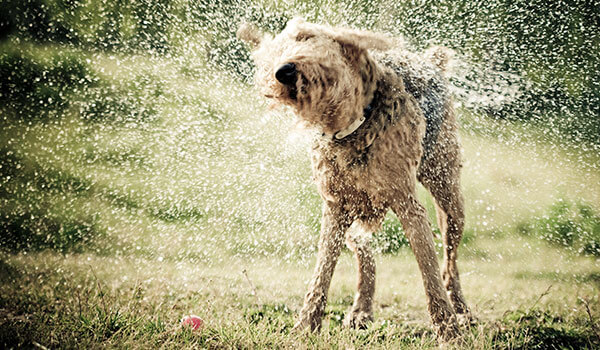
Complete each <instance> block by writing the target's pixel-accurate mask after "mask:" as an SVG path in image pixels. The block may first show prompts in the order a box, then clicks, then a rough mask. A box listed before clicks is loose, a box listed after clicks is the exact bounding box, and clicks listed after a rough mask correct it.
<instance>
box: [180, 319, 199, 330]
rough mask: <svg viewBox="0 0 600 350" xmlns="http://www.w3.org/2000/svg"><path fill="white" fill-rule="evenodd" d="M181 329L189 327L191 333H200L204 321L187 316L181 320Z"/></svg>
mask: <svg viewBox="0 0 600 350" xmlns="http://www.w3.org/2000/svg"><path fill="white" fill-rule="evenodd" d="M181 325H182V326H183V327H190V328H191V329H192V330H193V331H201V330H202V328H204V320H202V319H201V318H200V317H198V316H194V315H188V316H185V317H184V318H182V319H181Z"/></svg>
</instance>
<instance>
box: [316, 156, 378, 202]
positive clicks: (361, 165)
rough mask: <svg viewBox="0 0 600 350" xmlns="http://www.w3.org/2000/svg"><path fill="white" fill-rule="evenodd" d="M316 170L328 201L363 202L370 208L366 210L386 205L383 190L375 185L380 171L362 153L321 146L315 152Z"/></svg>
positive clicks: (322, 193)
mask: <svg viewBox="0 0 600 350" xmlns="http://www.w3.org/2000/svg"><path fill="white" fill-rule="evenodd" d="M312 170H313V179H314V181H315V183H316V184H317V188H318V190H319V193H320V195H321V197H323V199H325V200H328V201H334V202H339V201H344V202H347V203H348V202H354V203H359V202H360V205H361V206H365V205H366V206H367V207H366V208H365V209H364V210H371V207H380V206H383V205H384V200H383V196H382V195H381V192H382V191H383V188H382V187H381V184H378V183H376V181H373V180H374V179H376V176H374V174H377V169H375V165H374V164H371V163H369V161H368V157H367V156H366V155H365V154H362V153H361V152H356V151H354V150H350V149H335V148H334V149H331V148H328V147H327V146H324V145H317V146H315V147H314V148H313V151H312Z"/></svg>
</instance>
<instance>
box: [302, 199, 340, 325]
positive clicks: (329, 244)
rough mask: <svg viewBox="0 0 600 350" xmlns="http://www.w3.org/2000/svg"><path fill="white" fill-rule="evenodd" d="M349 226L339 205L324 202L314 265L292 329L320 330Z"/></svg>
mask: <svg viewBox="0 0 600 350" xmlns="http://www.w3.org/2000/svg"><path fill="white" fill-rule="evenodd" d="M351 224H352V219H350V218H349V216H348V215H347V213H346V212H345V211H344V210H343V206H342V205H341V204H339V203H333V202H325V204H324V206H323V218H322V219H321V237H320V239H319V253H318V256H317V266H316V267H315V272H314V274H313V278H312V281H311V283H310V287H309V289H308V293H306V297H305V298H304V306H303V307H302V310H301V311H300V318H299V319H298V322H297V323H296V325H295V326H294V330H296V331H301V330H304V329H307V328H309V327H310V330H311V331H314V330H316V329H319V328H320V327H321V319H322V318H323V312H324V311H325V305H326V304H327V292H328V290H329V284H330V283H331V277H332V275H333V270H334V269H335V265H336V263H337V260H338V257H339V255H340V251H341V249H342V245H343V244H344V238H345V234H346V230H347V229H348V227H350V225H351Z"/></svg>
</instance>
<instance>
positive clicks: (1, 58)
mask: <svg viewBox="0 0 600 350" xmlns="http://www.w3.org/2000/svg"><path fill="white" fill-rule="evenodd" d="M95 79H96V78H95V76H94V74H93V73H92V72H91V70H90V68H89V67H88V65H87V64H86V63H85V62H84V61H83V60H82V58H81V57H80V56H78V55H74V54H69V53H65V52H57V53H50V54H48V55H43V54H41V52H36V54H34V53H33V52H26V51H24V50H22V48H7V47H6V45H3V47H2V50H1V51H0V103H1V104H2V105H3V106H2V107H0V108H1V109H3V110H4V111H5V112H6V111H10V113H8V115H13V116H15V117H16V118H19V119H21V120H25V121H35V120H41V119H47V118H48V117H58V116H60V115H61V114H60V112H62V111H63V110H64V109H65V108H67V107H68V106H69V105H70V104H71V99H72V98H73V95H74V93H75V92H77V91H79V90H80V89H82V88H83V87H85V86H87V85H89V84H90V83H91V82H92V81H94V80H95ZM5 115H7V114H6V113H5Z"/></svg>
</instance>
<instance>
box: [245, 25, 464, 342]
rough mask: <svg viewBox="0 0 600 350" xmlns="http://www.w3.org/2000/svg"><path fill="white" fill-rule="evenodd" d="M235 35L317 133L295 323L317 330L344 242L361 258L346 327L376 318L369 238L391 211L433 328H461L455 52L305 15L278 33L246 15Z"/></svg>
mask: <svg viewBox="0 0 600 350" xmlns="http://www.w3.org/2000/svg"><path fill="white" fill-rule="evenodd" d="M237 36H238V38H240V39H242V40H244V41H246V42H247V43H249V44H250V45H251V46H252V48H253V49H252V57H253V60H254V62H255V64H256V76H255V80H256V84H257V85H258V86H259V87H260V90H261V92H262V94H263V95H264V96H265V97H267V98H269V99H271V100H272V101H273V103H275V104H280V105H285V106H289V107H291V108H292V109H293V111H294V112H295V114H296V115H297V117H298V119H299V120H300V121H301V122H302V123H304V124H305V125H307V126H309V127H311V128H313V129H315V130H317V131H318V136H316V137H315V139H314V141H313V145H312V171H313V176H314V180H315V182H316V185H317V189H318V192H319V194H320V196H321V197H322V199H323V209H322V211H323V216H322V221H321V232H320V239H319V250H318V257H317V264H316V268H315V271H314V275H313V278H312V280H311V283H310V286H309V290H308V293H307V294H306V296H305V299H304V306H303V307H302V309H301V311H300V315H299V319H298V321H297V323H296V324H295V326H294V330H296V331H303V330H305V329H310V330H318V329H319V328H320V326H321V320H322V317H323V313H324V310H325V305H326V302H327V293H328V289H329V285H330V282H331V278H332V275H333V272H334V269H335V265H336V262H337V259H338V257H339V255H340V252H341V249H342V245H343V243H344V241H346V242H347V244H348V246H349V247H350V248H351V249H352V250H353V251H354V253H355V255H356V259H357V261H358V287H357V289H358V291H357V294H356V297H355V299H354V303H353V305H352V308H351V309H350V311H349V312H348V313H347V315H346V316H345V318H344V325H345V326H347V327H353V328H364V327H366V326H367V325H368V323H369V322H370V321H372V320H373V295H374V293H375V260H374V258H373V254H372V252H371V250H370V248H369V239H368V237H369V234H370V233H373V232H375V231H377V230H378V229H379V228H380V226H381V223H382V221H383V219H384V216H385V215H386V213H387V211H388V210H389V209H391V210H393V212H394V213H395V214H396V215H397V217H398V219H399V220H400V222H401V223H402V226H403V228H404V231H405V233H406V236H407V237H408V240H409V242H410V246H411V248H412V250H413V252H414V255H415V257H416V259H417V262H418V265H419V269H420V271H421V275H422V279H423V284H424V287H425V292H426V296H427V305H428V311H429V315H430V317H431V320H432V323H433V325H434V327H435V329H436V332H437V334H438V337H440V338H441V339H443V340H449V339H453V338H455V337H456V336H458V334H459V326H458V319H459V318H469V317H470V311H469V308H468V306H467V304H466V302H465V299H464V297H463V293H462V290H461V286H460V281H459V274H458V269H457V266H456V259H457V249H458V245H459V243H460V239H461V237H462V232H463V227H464V204H463V197H462V194H461V189H460V169H461V167H462V164H461V157H460V145H459V141H458V135H457V125H456V118H455V113H454V110H453V106H452V101H451V96H450V93H449V90H448V83H447V80H446V79H445V77H444V72H445V70H446V67H447V65H448V60H449V58H450V56H451V51H449V50H448V49H445V48H441V47H434V48H431V49H429V50H427V51H426V52H425V53H422V54H414V53H410V52H409V51H408V50H406V49H404V46H403V45H402V43H400V42H399V41H398V40H394V39H392V38H389V37H387V36H385V35H382V34H377V33H373V32H369V31H360V30H354V29H348V28H333V27H330V26H326V25H319V24H313V23H308V22H305V21H304V20H303V19H301V18H295V19H293V20H291V21H290V22H289V23H288V24H287V26H286V28H285V29H284V30H283V31H282V32H281V33H280V34H278V35H276V36H275V37H270V36H268V35H262V34H261V33H260V32H259V31H258V30H257V29H256V27H254V26H252V25H249V24H243V25H241V26H240V28H239V30H238V32H237ZM417 180H418V181H419V182H420V183H421V184H423V186H424V187H425V188H426V189H427V190H428V191H429V192H430V193H431V195H432V196H433V198H434V199H435V204H436V212H437V221H438V226H439V229H440V231H441V234H442V240H443V243H444V261H443V269H442V273H441V274H440V269H439V265H438V260H437V256H436V252H435V249H434V242H433V238H434V234H433V232H432V229H431V227H430V224H429V222H428V219H427V213H426V211H425V209H424V208H423V206H422V205H421V204H420V203H419V201H418V200H417V192H416V185H417ZM365 233H366V234H367V235H365ZM365 237H367V238H365Z"/></svg>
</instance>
